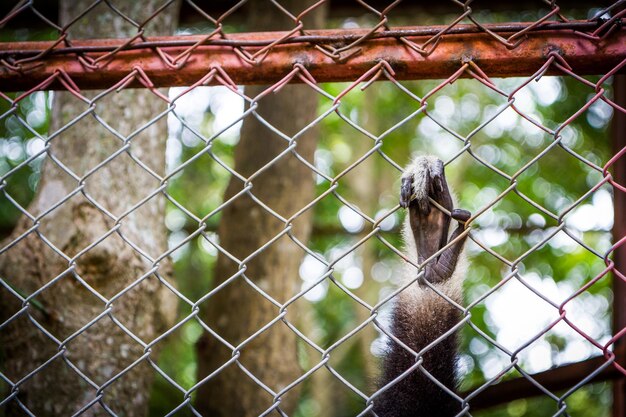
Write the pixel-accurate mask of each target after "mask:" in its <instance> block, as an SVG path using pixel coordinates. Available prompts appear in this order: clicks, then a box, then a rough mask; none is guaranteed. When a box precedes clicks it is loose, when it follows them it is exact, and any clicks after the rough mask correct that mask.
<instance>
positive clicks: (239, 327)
mask: <svg viewBox="0 0 626 417" xmlns="http://www.w3.org/2000/svg"><path fill="white" fill-rule="evenodd" d="M312 3H313V1H311V0H307V1H304V2H303V1H297V0H289V1H281V5H282V6H283V7H285V8H286V9H287V10H289V11H290V12H292V13H293V14H296V15H297V14H298V13H300V12H301V11H302V10H304V8H305V7H307V6H308V5H310V4H312ZM251 7H252V8H251V10H249V16H250V18H249V20H248V22H249V27H248V28H247V30H255V31H262V30H280V29H291V28H293V27H294V23H293V21H290V20H289V19H288V18H287V17H286V16H285V15H284V14H283V13H281V12H280V11H279V10H278V9H274V8H270V5H269V3H265V2H263V3H261V2H258V1H257V2H253V3H252V4H251ZM323 15H324V12H323V10H322V8H318V9H316V10H314V11H313V12H311V13H309V14H307V16H306V18H305V27H307V28H311V27H315V28H319V27H321V26H322V23H323V18H324V16H323ZM311 20H313V21H311ZM261 65H262V64H261ZM264 89H265V88H262V87H250V88H248V87H246V90H245V93H246V95H247V96H248V97H256V96H257V95H258V94H259V93H261V92H262V91H263V90H264ZM318 101H319V95H318V93H316V92H315V91H313V90H312V89H311V88H309V87H307V86H292V85H288V86H286V87H284V88H283V89H282V90H281V91H280V92H279V93H277V94H274V93H271V94H270V95H268V96H266V97H265V98H263V99H262V100H260V102H259V107H258V109H257V112H258V113H259V114H260V115H261V116H262V117H263V118H264V119H265V120H266V121H267V122H269V123H270V124H271V125H272V126H274V127H275V128H276V129H278V130H279V131H281V132H283V133H284V134H286V135H288V136H293V135H294V134H296V133H297V132H299V131H300V130H301V129H303V128H304V127H305V126H307V125H308V124H309V123H310V122H312V121H313V120H314V119H315V117H316V111H317V104H318ZM317 136H318V129H317V128H316V127H315V128H313V129H310V130H308V131H307V132H306V133H304V134H302V135H301V136H298V139H297V143H298V145H297V148H296V149H295V151H296V152H297V153H298V154H299V155H300V156H301V157H302V158H304V159H306V160H307V161H309V162H312V161H313V155H314V152H315V148H316V145H317ZM287 146H288V143H287V141H285V140H284V139H282V138H280V137H279V136H278V135H277V134H276V133H274V132H272V131H271V130H270V129H268V127H266V126H265V125H263V124H262V123H260V122H259V120H257V119H256V118H255V117H254V116H252V115H250V116H248V117H246V119H245V120H244V123H243V127H242V131H241V139H240V141H239V144H238V145H237V149H236V153H235V170H236V171H237V172H238V173H239V174H240V175H243V176H244V177H249V176H250V175H252V174H253V173H255V172H256V171H257V170H259V169H260V168H261V167H263V166H264V165H266V164H267V163H268V162H269V161H271V160H272V159H273V158H275V157H276V156H277V155H278V154H279V153H281V152H283V151H284V150H285V149H286V148H287ZM251 182H252V185H253V188H252V189H251V190H250V192H251V193H252V194H253V195H254V196H255V197H256V198H257V199H259V200H260V201H262V202H263V204H265V205H267V206H268V207H270V208H271V209H272V210H274V211H275V212H277V213H278V214H280V215H281V216H283V217H284V218H289V217H290V216H292V215H293V214H295V213H296V212H297V211H298V210H300V209H302V208H303V207H304V206H306V204H307V203H309V202H311V201H312V200H313V198H314V175H313V173H312V172H311V170H310V169H309V168H308V167H306V166H305V165H304V164H303V163H302V162H300V161H299V160H298V159H297V158H296V157H295V156H294V155H293V154H292V153H288V154H286V155H284V156H283V157H282V158H280V159H279V160H278V161H276V162H275V163H273V164H272V165H271V166H270V167H269V168H268V169H267V170H265V171H264V172H263V173H261V174H260V175H258V176H257V177H255V178H254V179H253V180H252V181H251ZM243 188H244V183H243V182H242V181H241V180H240V179H239V178H237V177H232V178H231V180H230V183H229V185H228V188H227V190H226V195H225V197H224V201H227V200H228V199H230V198H231V197H232V196H234V195H235V194H237V193H238V192H240V191H241V190H242V189H243ZM310 223H311V211H310V210H309V211H307V212H305V213H304V214H302V215H300V216H299V217H297V218H296V219H295V220H294V221H293V222H292V223H291V224H290V226H291V227H292V229H291V233H292V234H293V235H294V236H295V237H296V238H297V239H299V240H300V241H301V242H304V243H305V244H306V242H307V241H308V238H309V234H310V230H311V224H310ZM286 227H287V225H286V224H285V223H284V222H282V221H280V220H278V219H277V218H276V217H274V216H273V215H271V214H270V213H268V211H267V210H266V209H265V208H263V207H262V206H261V205H259V204H258V203H257V202H255V201H254V200H253V199H252V198H250V197H249V196H248V195H246V194H244V195H242V196H239V197H238V198H237V199H236V200H234V201H233V202H232V203H231V204H230V205H228V206H227V207H226V208H225V209H224V211H223V214H222V219H221V221H220V226H219V230H218V234H219V241H220V244H221V245H222V247H223V248H224V249H225V250H226V251H228V252H229V253H230V254H232V255H233V256H235V257H236V258H237V259H239V260H244V259H245V258H247V257H248V256H249V255H251V254H252V253H254V252H255V251H257V250H258V249H259V248H261V247H263V246H264V245H266V244H267V243H268V242H269V241H271V240H272V239H273V238H274V237H276V236H278V235H279V234H280V233H281V232H282V231H284V230H285V228H286ZM303 255H304V252H303V251H302V249H300V248H299V247H298V246H297V245H296V244H295V243H293V241H292V240H291V239H290V237H289V236H287V235H283V236H282V237H280V238H279V239H277V240H276V241H274V242H272V244H271V245H270V246H268V247H266V248H264V249H263V250H262V252H260V253H258V254H257V255H256V256H254V257H253V258H252V259H249V260H247V261H246V263H245V265H243V266H242V269H245V272H244V275H240V276H238V277H236V278H234V280H233V281H232V282H230V283H229V284H228V285H226V286H225V287H223V288H222V289H221V290H220V291H219V292H217V293H216V294H214V295H213V296H212V297H210V298H209V299H208V300H207V301H206V303H205V307H206V309H207V313H206V315H205V317H206V320H207V323H208V325H209V326H211V328H212V329H214V330H215V331H216V332H217V333H218V334H219V335H220V336H221V337H223V338H224V339H225V340H226V341H227V342H228V343H230V344H232V345H234V346H238V345H239V344H241V343H242V342H243V341H245V340H246V339H248V338H249V337H250V336H252V335H253V334H254V333H255V332H257V331H259V330H260V329H261V328H263V327H264V326H265V325H267V324H269V323H270V322H272V320H274V319H276V318H277V317H278V316H279V315H280V309H279V307H277V306H276V305H274V304H272V303H271V302H270V301H268V300H267V299H266V298H265V297H264V296H263V295H261V294H260V293H259V292H258V291H257V290H256V289H254V288H253V287H252V286H251V285H250V284H249V283H248V282H246V280H248V279H249V280H250V281H251V282H253V283H254V284H255V285H257V286H258V287H260V289H262V290H263V291H264V292H266V293H267V294H268V295H269V296H271V297H273V298H274V299H275V300H276V301H277V302H278V303H280V304H282V303H284V302H285V301H287V300H288V299H289V298H290V297H292V296H293V295H295V294H296V293H297V292H298V291H299V289H300V279H299V276H298V268H299V265H300V261H301V259H302V257H303ZM239 270H240V267H239V265H238V264H237V263H236V262H233V260H231V259H229V257H227V256H224V254H222V253H220V255H219V256H218V261H217V267H216V271H215V285H216V286H217V285H219V284H220V283H223V282H224V281H226V280H228V279H229V278H230V277H233V276H234V275H235V274H236V273H237V271H239ZM295 310H297V306H296V305H291V306H290V307H288V308H287V311H288V312H289V317H291V316H292V314H293V313H294V311H295ZM237 353H239V354H240V355H241V356H240V357H239V359H238V363H232V364H231V365H230V366H228V367H227V368H225V369H224V370H222V371H221V372H220V373H218V374H216V375H214V376H213V377H212V378H210V379H209V380H208V381H206V382H205V383H204V384H203V385H201V387H200V389H199V391H198V394H197V397H196V399H197V404H198V407H199V409H200V410H201V412H202V413H203V414H205V415H210V416H224V417H226V416H228V417H230V416H241V417H244V416H257V415H259V414H260V413H262V412H263V411H265V410H267V409H269V408H270V407H271V406H272V405H273V404H274V398H273V395H271V394H270V393H268V392H267V391H266V390H264V389H263V388H262V387H261V385H260V383H262V384H264V385H265V386H267V387H268V388H269V389H270V390H272V391H273V392H274V393H278V392H279V391H280V390H281V389H283V388H285V387H286V386H287V385H288V384H290V383H291V382H293V381H295V380H296V379H297V378H298V377H299V376H300V375H301V374H302V373H303V371H302V370H301V369H300V368H299V366H298V360H297V354H296V353H297V352H296V335H295V334H294V333H293V331H292V330H290V329H289V328H288V327H287V325H286V324H285V323H283V322H282V321H277V322H276V323H274V324H273V325H272V326H271V327H270V328H268V329H267V330H265V331H264V332H263V333H261V334H259V335H257V336H255V337H254V338H253V339H252V340H251V341H249V343H246V344H244V345H243V346H242V347H241V349H240V350H237ZM233 354H235V352H233V350H232V349H230V348H228V347H227V346H225V345H224V344H223V343H222V342H220V341H218V340H217V339H216V338H215V337H213V336H211V335H208V334H205V335H204V336H203V338H202V340H201V341H200V343H199V345H198V356H199V365H198V380H202V379H204V378H206V377H207V376H208V375H210V374H211V373H212V372H213V371H215V370H216V369H218V368H219V367H220V366H221V365H223V364H224V363H226V362H227V361H228V360H229V359H230V358H231V357H232V356H233ZM240 365H241V366H240ZM242 368H244V369H245V370H246V371H244V370H243V369H242ZM248 373H249V374H250V375H253V377H251V376H250V375H249V374H248ZM254 379H257V380H258V381H255V380H254ZM298 391H299V387H296V388H294V389H291V390H289V391H288V392H287V393H286V394H285V395H284V396H281V398H280V399H277V400H276V402H280V405H279V406H280V409H281V410H282V411H284V412H285V413H287V414H291V413H292V412H293V410H294V407H295V404H296V402H297V399H298ZM272 415H278V414H277V413H274V414H272Z"/></svg>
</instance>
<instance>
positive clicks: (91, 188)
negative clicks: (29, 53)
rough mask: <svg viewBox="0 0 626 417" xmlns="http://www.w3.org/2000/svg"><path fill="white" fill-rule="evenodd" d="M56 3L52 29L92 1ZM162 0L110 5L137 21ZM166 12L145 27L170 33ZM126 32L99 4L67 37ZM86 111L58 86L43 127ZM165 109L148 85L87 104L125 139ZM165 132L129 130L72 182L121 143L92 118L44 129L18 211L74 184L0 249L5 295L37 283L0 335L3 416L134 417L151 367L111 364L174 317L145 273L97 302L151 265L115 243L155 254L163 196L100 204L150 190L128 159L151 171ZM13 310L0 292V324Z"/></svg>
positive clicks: (142, 405)
mask: <svg viewBox="0 0 626 417" xmlns="http://www.w3.org/2000/svg"><path fill="white" fill-rule="evenodd" d="M60 3H61V4H60V19H61V22H62V23H61V24H65V23H67V22H70V21H71V19H72V18H74V17H75V16H77V15H78V14H79V13H80V12H81V11H83V10H85V9H86V8H87V7H88V6H89V5H90V4H92V3H93V1H92V0H79V1H74V0H62V1H61V2H60ZM162 3H163V2H162V1H161V0H146V1H143V2H138V1H137V2H117V4H116V7H117V8H118V9H119V10H121V11H122V12H123V13H125V14H127V15H128V16H129V17H131V18H132V19H134V20H135V21H138V22H142V21H143V20H145V19H146V18H147V17H148V16H149V15H150V14H151V13H152V12H153V11H155V10H156V9H157V8H158V7H160V6H161V5H162ZM178 9H179V5H178V4H171V5H170V6H169V7H167V8H166V9H165V10H163V11H162V12H161V13H159V14H158V16H157V17H155V18H154V20H152V21H151V23H150V27H149V28H148V32H149V34H154V35H157V34H171V33H173V30H174V28H175V24H176V21H177V18H178ZM136 32H137V29H136V28H135V27H134V26H131V25H130V24H128V22H126V21H125V20H124V19H123V18H122V17H120V16H119V15H117V14H115V13H114V12H113V11H112V10H111V9H109V8H108V7H107V6H106V5H105V3H100V5H98V6H97V7H96V8H95V9H94V10H92V11H91V12H90V13H89V14H87V15H86V16H85V17H84V18H82V19H81V20H79V21H78V22H76V23H75V24H73V25H72V26H71V28H70V36H71V37H72V38H94V37H95V38H113V37H129V36H132V35H134V34H135V33H136ZM83 94H84V95H85V96H87V97H90V98H93V97H95V96H96V93H85V92H83ZM88 108H89V106H88V105H87V104H85V103H84V102H82V101H80V100H78V99H77V98H76V97H74V96H73V95H71V94H70V93H68V92H62V93H58V94H55V103H54V107H53V116H52V117H53V120H52V126H53V127H52V129H51V131H52V132H56V131H58V130H59V129H60V128H62V127H64V126H66V125H67V124H68V123H69V122H70V121H71V120H72V119H73V118H74V117H76V116H77V115H79V114H80V113H81V112H85V111H86V110H87V109H88ZM165 108H166V104H165V103H164V102H163V101H161V100H160V99H158V98H156V96H155V95H154V94H152V93H151V92H149V91H146V90H123V91H121V92H119V93H115V92H112V93H110V94H109V95H107V96H106V97H105V98H103V99H102V100H99V101H97V102H96V105H95V114H96V115H97V116H98V117H100V118H102V119H103V120H104V121H105V122H106V123H108V124H109V125H110V126H111V127H112V128H113V129H115V130H116V131H117V132H119V133H120V134H121V135H123V136H124V137H127V136H128V135H129V134H130V133H132V132H134V131H135V130H136V129H138V128H139V127H140V126H142V125H144V124H146V123H148V122H149V121H150V120H151V119H152V118H154V117H155V116H156V115H158V114H159V113H160V112H162V111H163V110H165ZM166 132H167V129H166V126H165V119H164V118H162V119H161V120H160V121H158V122H157V123H154V124H152V125H151V126H150V127H148V128H147V129H146V130H144V131H143V132H142V133H140V134H139V135H137V136H135V137H133V138H132V139H131V140H130V142H129V143H130V150H129V151H127V152H122V153H121V154H119V155H118V156H116V157H115V158H113V159H111V160H110V161H108V162H106V163H105V164H104V165H103V166H102V167H101V168H99V169H97V170H96V171H95V172H93V174H91V175H88V176H86V177H84V182H81V181H79V180H77V179H76V178H73V177H72V176H70V175H69V174H68V173H67V172H66V171H65V168H66V169H69V170H71V171H73V172H74V173H75V174H76V175H77V176H78V177H83V176H85V174H86V173H88V172H89V171H90V170H92V169H93V168H94V167H96V166H97V165H98V164H100V163H102V162H103V161H105V160H106V159H107V158H110V157H111V155H113V154H114V153H115V152H116V151H118V150H119V149H120V148H121V147H122V146H124V143H123V142H122V140H120V139H119V138H118V137H116V136H115V135H114V134H113V133H111V132H109V131H108V130H107V129H106V128H104V127H103V126H102V124H101V123H100V122H98V121H97V120H96V118H95V117H94V115H93V114H86V115H84V117H82V118H81V119H80V120H79V121H78V122H76V124H74V125H73V126H72V127H69V128H68V129H67V130H65V131H63V132H62V133H61V134H60V135H58V136H53V139H52V140H51V142H50V145H51V147H50V149H49V152H48V154H49V155H50V156H48V157H47V160H46V161H45V164H44V168H43V172H42V178H41V184H40V187H39V190H38V192H37V195H36V196H35V199H34V201H33V202H32V204H31V205H30V206H29V207H28V211H29V213H31V214H32V215H34V216H39V215H41V214H43V213H45V212H46V211H47V210H49V209H50V208H51V207H53V206H54V205H55V204H56V203H57V202H60V201H62V200H63V199H64V198H66V196H68V195H70V194H72V193H73V192H74V191H75V190H77V189H78V188H80V187H81V186H83V188H82V190H80V192H77V193H76V194H75V195H74V196H73V197H71V198H69V199H67V200H66V201H65V202H63V204H61V205H60V206H59V207H57V208H56V209H54V210H52V211H50V212H49V213H47V214H45V215H44V216H43V217H42V218H41V219H40V220H38V222H37V224H38V228H37V229H36V231H35V232H32V233H30V234H28V236H27V237H26V238H24V239H21V240H19V242H18V243H17V244H15V245H14V246H13V247H12V248H11V249H9V250H8V251H7V252H5V253H3V254H2V255H1V256H0V274H1V277H2V279H3V280H5V282H6V283H8V285H9V286H10V287H11V288H13V289H14V290H15V291H16V292H17V293H19V294H21V295H22V296H27V295H31V294H33V293H34V292H35V291H37V290H39V289H40V288H42V287H44V286H47V287H46V288H45V289H44V290H43V291H41V292H40V293H39V294H37V295H36V296H35V297H34V299H33V300H32V301H31V302H30V304H27V306H28V308H27V309H26V310H25V311H23V312H22V313H20V314H17V315H16V316H15V317H14V318H13V319H12V320H10V321H9V322H8V324H7V326H6V327H4V328H2V329H1V331H0V343H1V345H2V347H3V350H4V352H3V354H4V355H5V356H4V359H5V363H4V366H3V368H4V369H3V372H4V373H5V375H6V376H7V377H8V378H10V379H11V381H13V383H16V382H17V381H21V382H20V384H19V385H18V386H16V387H14V388H13V392H14V393H16V394H17V395H16V396H14V397H13V399H12V400H11V401H10V402H9V403H8V407H9V408H8V410H7V411H8V414H9V415H13V414H19V415H22V414H23V411H19V412H18V411H17V410H18V408H19V407H20V404H22V405H23V406H25V407H27V408H28V409H29V410H30V411H31V412H32V413H34V414H35V415H72V414H73V413H76V412H77V411H79V410H80V409H81V408H82V407H85V406H88V407H89V408H88V409H87V410H86V412H85V413H84V414H83V415H109V413H108V412H107V411H105V407H108V408H109V409H110V410H111V411H112V412H113V413H115V414H117V415H127V416H130V415H132V416H141V415H145V414H146V412H147V405H148V392H149V388H150V384H151V382H152V378H153V376H154V373H155V371H154V370H153V369H152V368H151V367H150V365H149V364H148V363H147V362H146V361H145V360H142V361H140V362H138V363H137V364H136V365H135V366H134V367H131V368H130V369H129V370H128V371H127V372H122V371H124V370H125V369H126V368H127V367H129V366H130V365H131V364H133V363H134V362H135V361H137V359H139V358H140V357H141V356H142V355H143V354H144V346H142V345H141V343H139V342H138V341H137V340H135V339H136V338H138V339H140V340H141V341H143V343H149V342H151V341H153V340H154V338H155V337H156V336H157V335H159V334H160V333H161V332H163V331H164V326H166V325H167V324H166V322H167V320H168V319H170V320H171V314H172V313H173V312H175V301H172V298H170V297H167V296H166V294H167V293H166V292H165V291H164V286H163V285H162V284H160V283H159V280H158V278H157V275H156V274H151V275H148V276H147V277H146V278H145V279H144V280H142V281H140V282H139V283H138V284H137V285H136V286H134V287H133V289H131V290H130V291H128V292H127V293H124V294H123V295H121V296H120V297H119V298H116V299H115V300H113V301H112V302H111V303H110V305H107V300H111V299H112V297H114V296H115V295H116V294H119V293H120V292H121V291H122V290H123V289H124V288H127V287H129V286H131V284H133V283H134V282H135V281H138V280H139V278H141V277H142V276H144V275H145V274H146V273H147V272H148V271H149V270H150V269H151V268H152V262H150V261H149V260H147V259H146V258H144V257H143V256H142V255H141V254H140V253H139V252H138V251H137V250H135V249H134V248H133V247H132V246H131V245H130V244H129V243H127V242H126V241H125V240H124V239H127V240H128V241H129V242H132V244H133V245H135V247H136V248H141V251H143V252H144V253H146V254H148V255H149V256H150V257H152V258H153V259H154V258H156V257H158V256H160V255H161V254H162V253H164V252H165V250H166V232H165V228H164V221H163V217H164V206H165V204H164V198H163V197H162V196H160V195H157V196H156V197H154V198H152V199H150V200H149V201H148V202H147V203H146V204H145V205H142V206H141V207H140V208H138V209H137V210H135V211H133V212H132V213H131V214H129V215H128V216H125V217H123V218H121V219H120V220H119V222H117V223H116V221H115V220H114V219H112V218H111V217H109V215H107V214H106V212H105V211H104V210H103V209H105V210H106V211H108V213H110V214H111V215H113V216H114V217H116V218H118V217H119V216H121V215H122V214H124V213H125V211H127V210H129V209H130V208H131V207H132V206H133V205H134V204H137V203H138V202H139V201H140V200H141V199H143V198H145V197H147V196H148V195H149V194H150V193H151V192H152V191H153V190H154V189H155V188H158V186H159V185H160V184H159V180H157V179H155V178H154V177H153V176H151V175H150V174H149V173H148V172H147V171H146V170H145V169H144V168H142V167H141V166H140V165H139V164H137V163H136V162H134V161H133V160H132V159H131V157H130V156H129V154H132V155H133V156H134V157H135V158H137V159H139V160H141V162H142V163H143V164H145V165H147V166H149V167H150V168H151V169H152V170H154V171H155V172H157V173H159V174H160V175H163V173H164V166H165V139H166V137H167V135H166ZM64 167H65V168H64ZM81 184H82V185H81ZM33 225H34V222H33V220H31V219H29V218H27V217H24V218H22V219H21V220H20V222H19V223H18V225H17V226H16V229H15V230H14V232H13V233H12V235H11V236H10V237H9V238H8V239H7V240H6V241H5V242H3V244H2V245H1V246H2V247H4V246H5V245H7V244H8V243H9V242H11V241H13V240H15V239H16V238H18V237H19V236H20V235H21V234H22V233H24V232H25V231H26V230H28V229H29V228H31V227H33ZM118 226H119V229H117V230H114V231H113V232H112V233H110V234H109V235H108V236H107V233H109V231H111V230H112V229H114V228H116V227H118ZM105 236H106V237H105ZM104 237H105V238H104ZM52 245H53V246H52ZM91 245H93V246H91ZM86 249H88V250H86ZM167 270H168V267H167V264H166V262H162V263H161V264H160V266H159V269H158V274H159V276H161V277H163V276H165V275H166V272H167ZM0 288H2V287H0ZM21 305H22V302H21V300H20V299H19V297H17V296H16V295H15V294H11V293H10V292H9V291H8V290H6V289H4V288H3V289H1V290H0V306H1V307H0V318H1V320H0V321H1V322H4V321H5V320H7V319H9V317H11V316H13V315H14V314H15V313H17V312H18V311H19V310H20V308H21ZM107 307H108V309H107ZM104 313H108V314H104ZM121 326H124V329H123V328H122V327H121ZM127 332H128V333H132V334H134V336H135V337H131V336H129V335H128V334H127ZM156 349H158V346H157V347H154V348H152V350H151V353H150V359H152V360H156V352H155V350H156ZM51 358H53V359H52V360H50V359H51ZM47 361H49V362H47ZM44 364H45V365H44ZM42 365H43V366H42ZM38 367H40V368H38ZM35 370H36V372H35V373H34V374H32V373H33V371H35ZM26 376H28V377H27V378H24V377H26ZM22 378H24V379H22ZM98 388H101V390H99V389H98ZM97 399H100V401H96V400H97Z"/></svg>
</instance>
